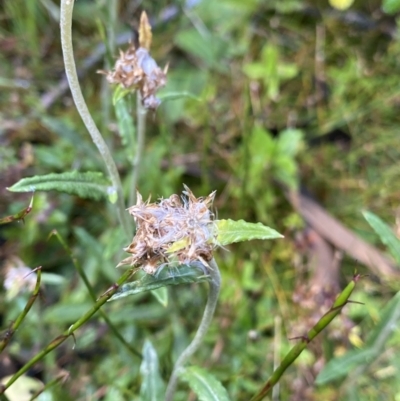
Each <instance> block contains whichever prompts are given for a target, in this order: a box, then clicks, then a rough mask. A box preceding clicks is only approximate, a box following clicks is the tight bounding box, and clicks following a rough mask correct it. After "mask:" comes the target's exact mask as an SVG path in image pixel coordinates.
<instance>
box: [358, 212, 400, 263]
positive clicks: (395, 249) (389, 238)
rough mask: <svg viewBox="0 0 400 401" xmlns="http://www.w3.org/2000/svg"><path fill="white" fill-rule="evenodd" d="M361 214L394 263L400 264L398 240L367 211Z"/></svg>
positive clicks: (386, 226) (389, 229) (378, 219)
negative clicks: (387, 250)
mask: <svg viewBox="0 0 400 401" xmlns="http://www.w3.org/2000/svg"><path fill="white" fill-rule="evenodd" d="M362 214H363V216H364V218H365V220H367V222H368V224H369V225H370V226H371V227H372V228H373V229H374V231H375V232H376V233H377V234H378V235H379V238H380V239H381V241H382V242H383V243H384V244H385V245H386V246H387V247H388V249H389V251H390V253H391V254H392V256H393V257H394V259H395V260H396V262H397V263H398V264H400V240H399V239H398V238H397V237H396V235H395V234H394V233H393V231H392V229H391V228H390V227H389V226H388V225H387V224H386V223H384V222H383V221H382V220H381V219H380V218H379V217H378V216H376V215H375V214H373V213H371V212H368V211H364V212H362Z"/></svg>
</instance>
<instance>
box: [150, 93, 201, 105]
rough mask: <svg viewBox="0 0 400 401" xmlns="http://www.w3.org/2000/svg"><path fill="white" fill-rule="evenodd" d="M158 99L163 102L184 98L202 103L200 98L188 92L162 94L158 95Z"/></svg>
mask: <svg viewBox="0 0 400 401" xmlns="http://www.w3.org/2000/svg"><path fill="white" fill-rule="evenodd" d="M157 97H158V98H159V99H160V100H162V101H163V102H165V101H167V100H177V99H183V98H189V99H193V100H196V101H198V102H200V101H201V99H200V98H199V97H197V96H196V95H194V94H193V93H190V92H187V91H182V92H167V91H164V92H160V93H158V94H157Z"/></svg>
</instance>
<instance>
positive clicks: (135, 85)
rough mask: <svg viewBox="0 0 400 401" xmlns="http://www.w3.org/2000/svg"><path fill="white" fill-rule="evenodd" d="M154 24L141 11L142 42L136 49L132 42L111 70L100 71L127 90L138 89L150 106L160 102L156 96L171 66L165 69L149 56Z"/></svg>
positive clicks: (121, 52) (151, 107) (109, 80)
mask: <svg viewBox="0 0 400 401" xmlns="http://www.w3.org/2000/svg"><path fill="white" fill-rule="evenodd" d="M151 38H152V35H151V27H150V24H149V22H148V19H147V15H146V13H144V12H143V13H142V16H141V19H140V27H139V44H140V46H139V47H138V48H136V47H135V46H134V45H133V44H130V46H129V48H128V50H127V51H126V52H123V51H121V50H120V54H119V58H118V59H117V61H116V63H115V66H114V69H113V70H112V71H99V72H100V73H102V74H105V75H106V76H107V81H108V82H110V83H111V84H119V85H121V86H122V87H123V88H124V89H132V90H138V91H139V92H140V95H141V98H142V102H143V106H144V107H145V108H147V109H156V108H157V107H158V106H159V105H160V103H161V101H160V99H158V98H157V97H156V92H157V91H158V89H160V88H161V87H163V86H165V84H166V82H167V71H168V66H165V67H164V69H163V70H161V68H160V67H159V66H158V65H157V63H156V62H155V60H154V59H153V58H152V57H151V56H150V53H149V49H150V45H151Z"/></svg>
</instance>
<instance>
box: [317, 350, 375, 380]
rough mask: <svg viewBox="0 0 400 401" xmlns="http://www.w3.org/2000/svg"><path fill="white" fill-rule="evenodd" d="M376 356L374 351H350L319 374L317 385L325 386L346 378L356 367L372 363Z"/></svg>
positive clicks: (333, 360) (328, 364)
mask: <svg viewBox="0 0 400 401" xmlns="http://www.w3.org/2000/svg"><path fill="white" fill-rule="evenodd" d="M375 356H376V355H375V352H374V351H373V350H370V349H361V350H360V349H357V350H352V351H349V352H347V353H346V354H345V355H343V356H341V357H339V358H334V359H331V360H330V361H329V362H328V363H327V364H326V365H325V367H324V368H323V369H322V371H321V372H320V373H319V374H318V376H317V378H316V381H315V383H316V384H325V383H328V382H331V381H333V380H337V379H340V378H342V377H345V376H347V375H348V374H349V372H350V371H351V370H353V369H354V367H356V366H358V365H361V364H364V363H368V362H370V361H371V360H372V359H374V358H375Z"/></svg>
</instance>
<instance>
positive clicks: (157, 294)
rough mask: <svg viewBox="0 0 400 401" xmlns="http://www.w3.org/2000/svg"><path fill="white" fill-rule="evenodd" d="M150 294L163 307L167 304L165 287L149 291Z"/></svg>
mask: <svg viewBox="0 0 400 401" xmlns="http://www.w3.org/2000/svg"><path fill="white" fill-rule="evenodd" d="M151 294H152V295H153V296H154V298H155V299H156V300H157V301H158V302H159V303H160V304H161V305H162V306H164V308H166V307H167V306H168V290H167V288H166V287H160V288H156V289H155V290H153V291H151Z"/></svg>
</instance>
